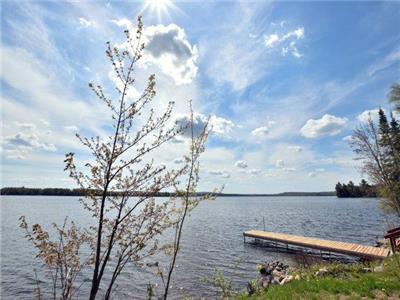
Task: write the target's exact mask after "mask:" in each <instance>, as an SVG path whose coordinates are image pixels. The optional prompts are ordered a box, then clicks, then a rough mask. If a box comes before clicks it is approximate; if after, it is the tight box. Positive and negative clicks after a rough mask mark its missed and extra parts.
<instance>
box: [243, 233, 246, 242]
mask: <svg viewBox="0 0 400 300" xmlns="http://www.w3.org/2000/svg"><path fill="white" fill-rule="evenodd" d="M243 243H245V244H246V235H245V234H244V232H243Z"/></svg>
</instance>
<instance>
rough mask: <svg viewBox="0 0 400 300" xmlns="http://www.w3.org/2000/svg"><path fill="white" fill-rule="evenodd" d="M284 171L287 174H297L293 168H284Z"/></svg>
mask: <svg viewBox="0 0 400 300" xmlns="http://www.w3.org/2000/svg"><path fill="white" fill-rule="evenodd" d="M282 170H283V171H285V172H296V168H293V167H288V168H283V169H282Z"/></svg>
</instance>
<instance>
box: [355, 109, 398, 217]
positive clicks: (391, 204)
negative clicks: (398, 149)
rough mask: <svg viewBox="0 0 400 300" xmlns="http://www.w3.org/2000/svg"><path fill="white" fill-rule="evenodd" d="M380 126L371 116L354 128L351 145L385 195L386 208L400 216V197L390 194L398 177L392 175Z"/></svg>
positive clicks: (365, 171)
mask: <svg viewBox="0 0 400 300" xmlns="http://www.w3.org/2000/svg"><path fill="white" fill-rule="evenodd" d="M380 138H381V134H380V132H379V128H378V127H377V126H376V125H375V124H374V122H373V121H372V118H371V117H369V119H368V121H367V122H366V123H365V124H360V125H359V126H358V128H357V129H356V130H354V132H353V135H352V138H351V140H350V146H351V147H352V149H353V150H354V152H355V153H356V154H357V156H358V157H357V159H358V160H360V161H361V162H362V171H363V172H364V173H365V174H367V175H368V176H369V178H370V179H371V181H372V182H373V183H374V184H376V185H377V186H378V188H379V190H380V192H381V193H382V195H383V196H384V197H382V199H381V201H382V206H383V208H384V209H385V210H388V211H394V212H395V213H396V214H397V215H398V216H400V199H399V196H398V194H397V195H389V193H390V192H392V191H393V190H394V188H396V186H397V185H398V179H396V178H393V176H391V165H390V164H388V163H387V153H386V151H385V149H384V147H382V143H381V142H380Z"/></svg>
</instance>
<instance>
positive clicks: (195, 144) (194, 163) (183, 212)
mask: <svg viewBox="0 0 400 300" xmlns="http://www.w3.org/2000/svg"><path fill="white" fill-rule="evenodd" d="M193 124H194V122H193V110H192V108H191V114H190V123H189V130H190V136H191V139H190V151H189V155H188V156H185V157H184V160H185V162H186V163H187V165H188V166H189V167H188V174H187V176H186V178H185V180H186V181H185V183H184V186H183V188H180V187H179V185H178V184H176V183H175V184H174V187H175V196H174V197H173V201H174V202H176V201H180V202H181V206H180V209H179V210H177V220H176V221H175V232H174V241H173V243H172V244H170V245H167V247H169V251H167V253H169V254H171V261H170V263H169V265H168V267H167V272H166V278H164V275H163V273H161V272H160V273H159V275H160V276H161V279H162V282H163V283H164V295H163V298H164V300H166V299H167V298H168V292H169V288H170V283H171V278H172V274H173V271H174V268H175V265H176V260H177V256H178V253H179V251H180V244H181V239H182V234H183V226H184V223H185V220H186V218H187V216H188V214H189V213H190V212H191V211H192V210H193V209H194V208H195V207H196V206H197V205H198V204H199V203H200V202H201V201H204V200H213V199H215V195H216V194H217V193H218V192H221V189H220V190H218V191H217V190H214V191H213V193H206V194H203V195H200V196H199V195H197V194H196V188H197V185H198V182H199V170H200V165H199V163H200V162H199V158H200V155H201V153H203V151H204V144H205V142H206V140H207V137H208V134H209V126H208V122H206V124H205V126H204V127H203V129H202V131H201V132H200V134H199V135H198V136H195V133H194V128H193Z"/></svg>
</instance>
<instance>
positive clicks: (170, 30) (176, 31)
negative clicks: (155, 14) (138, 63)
mask: <svg viewBox="0 0 400 300" xmlns="http://www.w3.org/2000/svg"><path fill="white" fill-rule="evenodd" d="M144 34H145V37H146V38H147V42H146V48H145V54H146V60H147V61H150V62H153V63H155V64H157V65H159V66H160V69H161V71H162V72H164V73H165V74H167V75H169V76H171V77H172V78H173V79H174V80H175V83H176V84H178V85H179V84H186V83H191V82H192V81H193V79H194V78H195V77H196V74H197V69H198V67H197V58H198V50H197V47H196V45H193V46H192V45H191V44H190V43H189V41H188V40H187V37H186V33H185V31H184V30H183V28H181V27H179V26H178V25H176V24H170V25H168V26H164V25H157V26H149V27H146V28H145V31H144Z"/></svg>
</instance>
